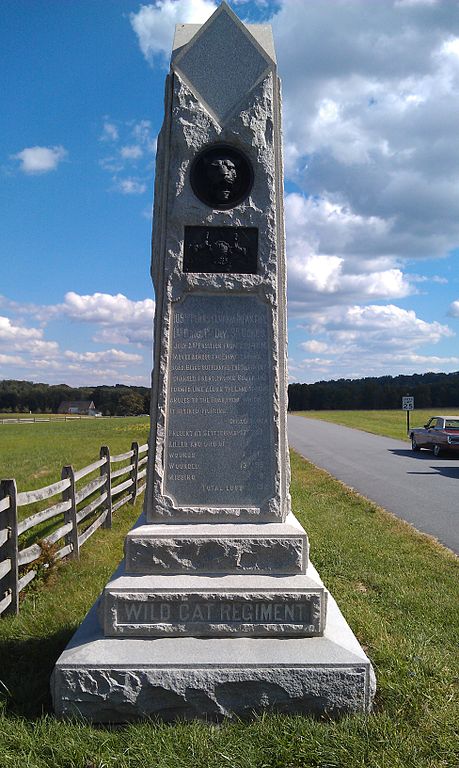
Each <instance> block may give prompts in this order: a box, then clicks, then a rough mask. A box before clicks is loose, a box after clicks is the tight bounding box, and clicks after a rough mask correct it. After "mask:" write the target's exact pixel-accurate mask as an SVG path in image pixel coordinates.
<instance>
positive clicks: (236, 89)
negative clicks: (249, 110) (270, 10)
mask: <svg viewBox="0 0 459 768" xmlns="http://www.w3.org/2000/svg"><path fill="white" fill-rule="evenodd" d="M174 52H175V55H173V57H172V69H173V70H174V71H175V72H177V73H178V74H179V75H180V76H181V77H182V78H183V80H185V82H186V83H187V85H188V86H189V87H190V88H191V90H192V91H193V92H194V94H195V95H196V97H197V98H198V99H199V101H201V103H203V105H204V106H205V107H206V109H208V111H209V112H210V113H211V114H212V115H213V117H214V118H215V119H216V120H217V121H218V122H219V123H220V124H222V123H224V122H225V120H226V119H227V118H228V117H229V116H230V115H231V114H232V113H233V111H234V110H235V108H236V107H237V105H238V104H239V103H240V101H241V100H242V99H243V98H244V96H245V95H246V94H247V93H249V91H251V90H252V88H253V87H254V86H255V85H256V84H257V83H258V82H260V80H262V78H263V77H265V76H266V74H267V72H268V71H270V70H272V69H273V68H274V67H275V57H274V45H273V43H272V35H271V28H270V26H269V25H267V24H263V25H261V24H260V25H250V26H249V27H246V26H245V24H243V23H242V21H240V19H239V18H238V17H237V16H236V14H235V13H234V12H233V11H232V10H231V8H230V7H229V6H228V5H227V3H225V2H222V3H221V5H220V6H219V7H218V8H217V10H216V11H215V13H213V14H212V16H211V17H210V18H209V19H208V20H207V21H206V23H205V24H203V25H202V26H199V25H196V24H185V25H180V26H178V27H177V28H176V35H175V40H174Z"/></svg>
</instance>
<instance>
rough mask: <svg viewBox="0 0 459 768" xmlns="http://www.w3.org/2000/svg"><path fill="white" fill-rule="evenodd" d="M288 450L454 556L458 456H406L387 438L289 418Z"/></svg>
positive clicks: (407, 451)
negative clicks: (296, 453)
mask: <svg viewBox="0 0 459 768" xmlns="http://www.w3.org/2000/svg"><path fill="white" fill-rule="evenodd" d="M288 435H289V443H290V447H291V448H293V449H294V450H295V451H297V452H298V453H300V454H301V455H302V456H304V457H305V458H306V459H309V461H311V462H312V463H313V464H315V465H316V466H317V467H321V468H322V469H326V470H327V471H328V472H330V474H331V475H333V477H336V478H338V480H341V481H342V482H343V483H346V485H348V486H350V487H351V488H354V489H355V490H356V491H358V492H359V493H361V494H362V495H363V496H366V497H367V498H368V499H371V500H372V501H374V502H376V504H379V505H380V506H381V507H384V509H387V510H389V511H390V512H393V513H394V514H395V515H397V517H400V518H402V520H406V521H407V522H409V523H411V524H412V525H414V526H415V528H417V529H418V530H419V531H423V532H424V533H429V534H431V535H432V536H435V537H436V538H437V539H438V540H439V541H441V542H442V544H444V545H445V546H447V547H449V548H450V549H452V550H453V551H454V552H456V554H459V456H458V454H443V455H440V456H439V457H438V458H435V456H434V455H433V453H431V451H425V450H423V451H419V452H417V453H415V452H413V451H412V450H411V445H410V444H409V443H405V442H403V441H401V440H392V439H391V438H389V437H380V436H378V435H370V434H369V433H367V432H361V431H360V430H358V429H350V428H349V427H342V426H340V425H338V424H330V423H328V422H326V421H319V420H318V419H305V418H304V417H303V416H289V417H288Z"/></svg>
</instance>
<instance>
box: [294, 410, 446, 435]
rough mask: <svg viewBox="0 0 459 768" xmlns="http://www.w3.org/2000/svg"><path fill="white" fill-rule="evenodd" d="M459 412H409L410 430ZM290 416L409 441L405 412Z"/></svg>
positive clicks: (295, 414) (347, 412) (316, 413)
mask: <svg viewBox="0 0 459 768" xmlns="http://www.w3.org/2000/svg"><path fill="white" fill-rule="evenodd" d="M453 412H454V413H458V412H459V406H458V407H456V408H455V409H452V408H437V407H435V408H422V409H421V408H419V409H417V410H414V411H411V412H410V429H411V428H412V427H422V426H423V425H424V424H425V423H426V422H427V421H428V420H429V419H430V417H431V416H442V415H443V414H446V415H452V414H453ZM289 413H291V414H292V416H304V417H305V418H306V419H319V421H329V422H332V423H333V424H341V425H342V426H343V427H351V428H352V429H361V430H362V431H363V432H371V434H373V435H382V436H383V437H393V438H394V439H395V440H409V437H408V435H407V433H406V411H402V410H401V409H400V410H390V411H389V410H387V411H289Z"/></svg>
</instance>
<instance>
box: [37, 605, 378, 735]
mask: <svg viewBox="0 0 459 768" xmlns="http://www.w3.org/2000/svg"><path fill="white" fill-rule="evenodd" d="M51 690H52V696H53V701H54V707H55V710H56V713H57V714H58V715H59V716H67V717H72V716H83V717H85V718H88V719H90V720H94V721H95V722H114V723H116V722H126V721H129V720H136V719H139V718H142V717H146V716H149V715H158V716H159V717H161V718H163V719H165V720H173V719H176V718H180V719H194V718H205V719H215V720H221V719H222V718H223V717H232V716H238V717H251V716H252V715H253V713H254V712H257V711H261V710H272V711H277V712H289V713H290V712H292V713H293V712H316V713H320V714H323V713H330V714H332V713H333V714H343V713H346V712H358V711H364V712H365V711H369V710H370V708H371V701H372V698H373V695H374V690H375V681H374V675H373V671H372V667H371V664H370V662H369V661H368V658H367V657H366V656H365V654H364V653H363V651H362V649H361V647H360V646H359V644H358V642H357V640H356V639H355V637H354V635H353V634H352V632H351V630H350V629H349V626H348V625H347V624H346V622H345V620H344V619H343V617H342V615H341V613H340V612H339V609H338V608H337V606H336V603H335V602H334V601H333V600H332V599H331V598H330V602H329V609H328V617H327V626H326V630H325V635H324V637H314V638H304V639H297V638H290V639H289V638H282V639H276V638H205V639H198V638H192V637H182V638H158V639H156V640H143V639H131V638H123V639H122V640H120V639H113V638H104V637H103V635H102V632H101V630H100V627H99V625H98V622H97V617H96V611H95V609H92V611H91V613H90V614H88V616H87V617H86V619H85V621H84V622H83V624H82V625H81V627H80V629H79V630H78V632H77V633H76V635H75V636H74V638H73V639H72V641H71V643H70V644H69V646H68V647H67V649H66V650H65V651H64V653H63V654H62V656H61V657H60V659H59V660H58V662H57V665H56V668H55V671H54V674H53V680H52V686H51Z"/></svg>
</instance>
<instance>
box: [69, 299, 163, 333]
mask: <svg viewBox="0 0 459 768" xmlns="http://www.w3.org/2000/svg"><path fill="white" fill-rule="evenodd" d="M59 312H60V313H61V314H63V315H66V316H67V317H69V318H71V319H72V320H73V321H78V322H83V323H93V324H95V325H96V326H97V327H98V330H97V332H96V333H95V335H94V337H93V338H94V341H97V342H103V343H111V344H141V345H146V346H149V345H150V344H151V343H152V332H153V317H154V312H155V302H154V301H153V300H152V299H143V300H141V301H132V299H128V298H127V297H126V296H124V295H123V294H122V293H118V294H116V295H112V294H109V293H93V294H88V295H80V294H78V293H75V292H74V291H69V292H68V293H66V295H65V299H64V303H63V304H61V305H59Z"/></svg>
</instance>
